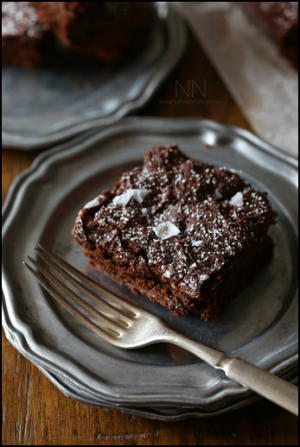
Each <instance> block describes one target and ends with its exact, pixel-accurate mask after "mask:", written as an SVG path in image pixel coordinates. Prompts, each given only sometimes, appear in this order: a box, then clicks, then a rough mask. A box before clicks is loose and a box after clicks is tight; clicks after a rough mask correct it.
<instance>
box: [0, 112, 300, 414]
mask: <svg viewBox="0 0 300 447" xmlns="http://www.w3.org/2000/svg"><path fill="white" fill-rule="evenodd" d="M170 143H177V144H178V145H179V147H180V148H181V149H182V150H183V151H184V152H185V153H186V154H187V155H188V156H190V157H191V158H194V159H202V160H205V161H207V162H211V163H213V164H214V165H217V166H227V167H229V168H232V169H236V170H242V172H243V173H242V174H241V176H242V177H243V178H244V179H245V180H246V181H249V182H251V183H252V184H253V185H254V186H255V187H256V188H257V189H261V190H263V191H267V192H268V194H269V197H270V200H271V201H272V204H273V206H274V208H275V209H276V210H277V212H278V215H279V218H278V224H277V225H276V226H274V228H273V229H272V231H271V236H272V238H273V240H274V241H275V244H276V248H275V253H274V258H273V261H272V263H271V264H270V265H269V266H268V268H267V269H265V271H264V272H262V274H261V275H260V276H259V278H257V280H256V281H255V282H254V283H253V284H252V285H251V286H250V287H248V289H247V290H245V291H244V292H243V293H242V294H241V295H240V296H239V297H238V298H236V299H235V300H234V301H232V303H231V304H230V305H229V306H228V308H227V310H226V312H225V313H224V314H223V315H221V316H219V317H218V318H216V319H215V320H213V321H212V322H211V323H209V324H208V323H205V322H204V321H201V320H199V318H198V317H196V316H195V317H180V318H174V317H173V316H171V315H170V312H169V311H168V310H167V309H166V308H163V307H161V306H159V305H157V304H154V303H151V302H149V300H147V299H146V298H144V297H139V298H137V297H135V296H133V295H132V294H131V293H130V292H129V291H128V290H127V289H126V288H124V287H121V286H119V285H117V284H115V283H113V282H112V281H110V280H109V279H107V278H105V276H103V275H100V274H98V273H95V271H94V270H93V269H91V267H89V265H88V260H87V258H86V257H85V256H84V255H83V252H82V249H81V248H80V247H79V246H78V245H77V244H76V243H75V242H74V240H73V238H72V237H71V235H70V232H71V229H72V226H73V223H74V221H75V218H76V216H77V213H78V211H79V209H80V208H81V207H82V206H83V205H84V204H85V203H86V202H88V201H89V200H90V199H93V198H94V197H95V196H97V195H98V194H99V193H100V192H101V191H102V190H104V189H106V188H111V187H112V186H113V184H114V183H115V182H116V181H117V180H118V178H119V176H120V174H121V173H122V172H124V171H126V170H129V169H131V168H132V167H134V166H138V165H140V164H141V162H142V157H143V154H144V152H145V151H146V150H148V149H150V148H151V147H152V146H154V145H166V144H170ZM297 179H298V170H297V162H296V161H295V160H294V159H293V158H291V157H288V156H286V155H283V154H282V153H280V151H278V150H277V149H276V148H274V147H272V146H271V145H269V144H267V143H265V142H264V141H262V140H260V139H259V138H257V137H255V136H253V135H251V134H250V133H249V132H246V131H244V130H241V129H237V128H232V127H227V126H223V125H219V124H216V123H213V122H210V121H199V120H194V119H151V118H124V119H122V120H120V121H119V122H118V123H114V124H110V125H109V126H107V127H106V128H103V129H102V130H97V131H89V132H88V133H86V134H85V135H81V136H79V137H77V138H75V139H73V140H72V142H68V143H64V144H63V145H60V146H57V147H55V148H53V149H51V150H48V151H46V152H44V153H42V154H41V155H39V156H38V157H37V158H36V159H35V161H34V163H33V165H32V166H31V167H30V169H28V170H27V171H25V172H24V173H22V174H21V175H20V176H19V177H18V178H17V179H16V181H15V183H14V185H13V187H12V188H11V190H10V192H9V194H8V197H7V200H6V203H5V206H4V210H3V296H4V299H3V326H4V329H5V333H6V336H7V338H8V339H9V340H10V341H11V343H12V344H13V345H14V346H15V347H16V348H17V349H18V350H19V351H20V352H21V353H22V354H23V355H25V356H26V357H27V358H28V359H29V360H31V361H32V362H33V363H34V364H35V365H36V366H37V367H38V368H39V369H40V370H41V371H42V372H43V373H44V374H46V375H47V377H49V379H50V380H51V381H52V382H53V383H54V384H55V385H56V386H57V387H58V388H59V389H60V390H61V391H62V392H63V393H64V394H66V395H67V396H70V397H72V398H74V399H77V400H79V401H81V402H85V403H88V404H91V405H95V406H99V407H104V408H109V409H121V410H122V411H126V412H128V413H131V414H137V415H142V416H147V417H152V418H156V419H168V420H175V419H182V418H185V417H190V416H209V415H215V414H220V413H224V412H227V411H230V410H232V409H235V408H238V407H241V406H243V405H246V404H248V403H250V402H253V400H255V399H257V397H256V396H254V395H253V394H252V393H251V392H250V391H249V390H247V389H245V388H243V387H242V386H240V385H238V384H237V383H235V382H233V381H230V380H229V379H227V378H226V377H225V376H224V375H223V373H222V372H220V371H216V370H214V369H213V368H211V367H210V366H208V365H207V364H205V363H203V362H201V361H200V360H199V359H197V358H195V357H194V356H193V355H191V354H189V353H187V352H186V351H184V350H182V349H180V348H177V347H174V346H172V345H168V344H160V345H152V346H149V347H145V348H141V349H138V350H132V351H125V350H122V349H118V348H116V347H113V346H111V345H109V344H108V343H106V342H105V341H103V340H102V339H100V338H99V337H97V336H95V335H94V334H92V333H90V332H89V330H88V329H86V328H85V327H84V326H82V325H81V324H80V323H79V322H78V321H77V320H76V319H75V318H74V317H73V316H72V315H70V314H68V313H67V312H66V311H65V310H64V309H63V308H61V306H60V305H59V304H57V303H54V302H53V300H52V299H51V298H50V297H49V295H48V294H47V293H46V292H45V291H44V290H43V289H42V288H41V287H40V286H39V284H38V283H37V282H36V280H35V279H34V277H33V276H32V275H31V274H30V273H29V272H28V271H27V270H26V269H25V268H24V267H23V266H22V262H23V261H24V260H25V259H26V256H27V255H30V256H32V257H35V254H34V250H33V247H34V246H36V245H37V244H39V243H41V244H42V245H44V246H45V248H47V249H49V250H51V251H53V252H55V253H57V254H58V255H59V256H61V257H62V258H64V259H65V260H67V261H68V262H69V263H70V264H72V265H74V266H75V267H76V268H78V269H79V270H81V271H83V272H85V273H86V274H87V275H89V276H91V277H93V278H95V277H97V280H98V281H99V282H100V283H102V284H103V285H105V286H106V287H108V288H110V289H111V290H112V291H114V292H116V293H117V294H118V295H120V296H123V297H124V298H125V299H129V300H132V301H134V302H136V303H138V304H139V305H141V306H142V307H144V308H147V310H148V311H150V312H152V313H153V314H155V315H157V316H159V317H160V318H161V319H162V320H163V321H165V322H166V323H167V325H169V326H170V327H172V328H173V329H174V330H176V331H178V332H180V333H182V334H184V335H187V336H189V337H190V338H192V339H194V340H196V341H197V340H199V341H202V342H203V343H206V344H208V345H210V346H213V347H215V348H218V349H221V350H224V351H226V352H227V353H229V354H230V355H233V356H239V357H241V358H244V359H246V360H248V361H250V362H252V363H254V364H256V365H258V366H259V367H261V368H263V369H266V370H268V371H271V372H273V373H275V374H278V375H280V376H282V377H284V378H286V379H287V380H290V381H292V382H294V381H296V380H297V361H298V337H297V326H298V317H297V315H298V312H297V311H298V301H297V278H298V274H297V272H298V269H297V244H298V239H297V195H298V189H297ZM28 204H30V207H29V206H28Z"/></svg>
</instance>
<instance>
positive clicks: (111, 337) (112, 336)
mask: <svg viewBox="0 0 300 447" xmlns="http://www.w3.org/2000/svg"><path fill="white" fill-rule="evenodd" d="M23 264H24V265H25V267H26V268H27V269H28V270H29V271H30V272H31V273H32V274H33V275H34V276H35V278H36V279H37V281H38V282H39V283H40V284H41V286H42V287H44V289H46V290H47V292H49V293H50V295H51V296H53V298H55V299H56V300H57V301H58V302H59V303H60V304H61V305H62V306H63V307H64V308H65V309H67V310H68V311H69V312H70V313H71V314H72V315H73V316H74V317H75V318H77V319H78V320H79V321H80V322H81V323H82V324H84V325H85V326H86V327H87V328H89V329H90V330H91V331H92V332H94V333H95V334H97V335H99V336H100V337H102V338H104V339H105V340H107V341H109V342H110V343H115V340H116V338H118V337H119V335H120V334H119V333H116V332H114V331H112V330H110V329H109V328H105V329H104V328H102V327H99V326H98V325H96V324H95V323H93V321H91V320H90V319H88V318H87V317H86V316H85V315H84V314H82V313H81V312H80V311H79V310H78V309H76V307H74V306H73V305H72V304H71V303H69V302H68V301H67V300H66V299H65V298H64V296H63V295H62V294H61V293H59V292H58V291H57V290H55V289H54V288H53V287H52V286H51V284H48V283H47V281H45V279H44V275H43V274H42V273H41V272H39V273H37V272H36V271H35V270H34V269H33V268H32V267H31V266H30V265H29V264H27V262H24V263H23Z"/></svg>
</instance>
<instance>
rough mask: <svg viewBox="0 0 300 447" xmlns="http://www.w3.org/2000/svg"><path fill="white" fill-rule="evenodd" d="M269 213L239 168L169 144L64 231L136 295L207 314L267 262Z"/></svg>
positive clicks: (219, 307)
mask: <svg viewBox="0 0 300 447" xmlns="http://www.w3.org/2000/svg"><path fill="white" fill-rule="evenodd" d="M276 215H277V214H276V212H275V211H274V210H273V209H272V207H271V204H270V202H269V200H268V198H267V194H266V193H263V192H259V191H256V190H255V189H254V188H253V187H252V186H251V185H249V184H246V183H245V182H244V180H242V178H241V177H240V176H239V175H238V173H237V172H235V171H231V170H229V169H226V168H223V167H222V168H216V167H213V166H212V165H210V164H208V163H204V162H201V161H198V162H195V161H193V160H190V159H188V158H187V157H186V156H185V155H184V154H183V153H182V152H180V151H179V149H178V148H177V146H175V145H171V146H169V147H167V148H165V147H154V148H153V149H152V150H151V151H149V152H146V154H145V157H144V165H143V166H142V167H138V168H135V169H133V170H132V171H130V172H126V173H124V174H123V175H122V177H121V179H120V181H119V182H118V183H117V184H116V185H115V187H114V189H113V191H109V190H106V191H104V192H103V193H102V194H100V195H99V196H98V197H96V198H95V199H94V200H92V201H91V202H89V203H87V204H86V205H85V206H84V208H83V209H82V210H81V211H80V212H79V215H78V217H77V219H76V222H75V225H74V228H73V230H72V235H73V237H74V238H75V239H76V241H77V242H78V243H79V244H81V245H82V246H83V247H84V250H85V254H86V255H87V256H88V257H89V258H90V260H91V261H90V262H91V264H92V265H93V266H95V267H97V268H98V269H99V270H100V271H101V272H103V273H105V274H106V275H108V276H110V277H112V278H113V279H115V280H116V281H117V282H120V283H122V284H125V285H126V286H128V287H129V288H130V289H131V290H132V291H133V292H135V293H136V294H139V292H140V293H143V294H144V295H146V296H147V297H149V298H150V299H151V300H153V301H155V302H158V303H160V304H162V305H164V306H167V307H168V308H169V309H170V310H172V311H174V312H175V313H176V315H188V314H192V313H199V314H200V315H201V317H202V318H204V319H205V320H206V321H209V320H210V319H211V318H212V317H214V316H216V315H217V314H218V313H220V312H221V311H222V309H223V308H224V306H225V304H226V303H227V302H228V301H229V300H230V299H231V298H232V297H234V296H236V295H237V294H238V293H239V292H240V291H241V290H242V289H243V288H244V287H245V286H246V285H248V284H249V283H250V282H251V281H252V280H253V279H254V278H255V276H256V275H257V274H258V273H259V272H260V271H261V269H262V268H263V267H265V265H266V264H267V263H268V262H269V261H270V259H271V257H272V252H273V243H272V241H271V239H270V237H269V236H268V235H267V231H268V228H269V226H270V225H271V224H274V223H275V222H276Z"/></svg>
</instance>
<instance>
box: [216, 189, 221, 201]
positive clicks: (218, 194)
mask: <svg viewBox="0 0 300 447" xmlns="http://www.w3.org/2000/svg"><path fill="white" fill-rule="evenodd" d="M222 197H223V196H222V194H221V193H220V191H219V190H218V188H216V189H215V198H216V199H222Z"/></svg>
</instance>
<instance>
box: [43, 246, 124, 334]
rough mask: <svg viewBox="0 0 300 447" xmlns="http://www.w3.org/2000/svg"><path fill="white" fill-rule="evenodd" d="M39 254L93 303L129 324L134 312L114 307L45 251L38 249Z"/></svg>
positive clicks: (122, 322)
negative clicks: (45, 253)
mask: <svg viewBox="0 0 300 447" xmlns="http://www.w3.org/2000/svg"><path fill="white" fill-rule="evenodd" d="M38 255H39V256H40V257H41V258H42V259H43V260H44V261H45V262H46V263H47V264H48V265H50V266H51V267H52V268H53V269H54V270H55V271H56V272H57V273H58V274H59V275H60V276H61V277H62V278H64V279H66V280H67V281H69V282H70V283H71V284H72V285H73V286H74V287H76V288H77V289H78V290H80V292H82V293H83V294H84V295H85V296H87V297H88V298H89V299H90V300H91V301H93V303H95V304H97V305H99V306H100V307H101V310H102V311H103V310H104V311H106V312H108V313H109V314H110V315H113V316H114V317H116V318H117V319H118V321H120V322H121V324H123V326H124V325H125V326H127V325H128V322H127V321H126V320H128V318H130V319H131V318H132V314H131V313H130V314H129V312H128V311H127V310H126V311H125V310H119V309H116V308H115V307H113V306H112V305H111V304H110V303H107V302H106V301H104V300H103V299H102V298H101V297H99V296H96V295H95V294H94V293H93V292H91V290H90V289H88V288H87V287H86V286H85V285H84V284H82V283H80V282H79V281H78V280H77V279H75V278H74V277H73V276H71V275H70V274H69V273H67V272H66V271H65V270H62V268H61V267H60V266H58V265H57V264H55V262H53V261H52V260H51V259H50V258H49V257H48V256H47V255H44V253H40V252H39V251H38Z"/></svg>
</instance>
